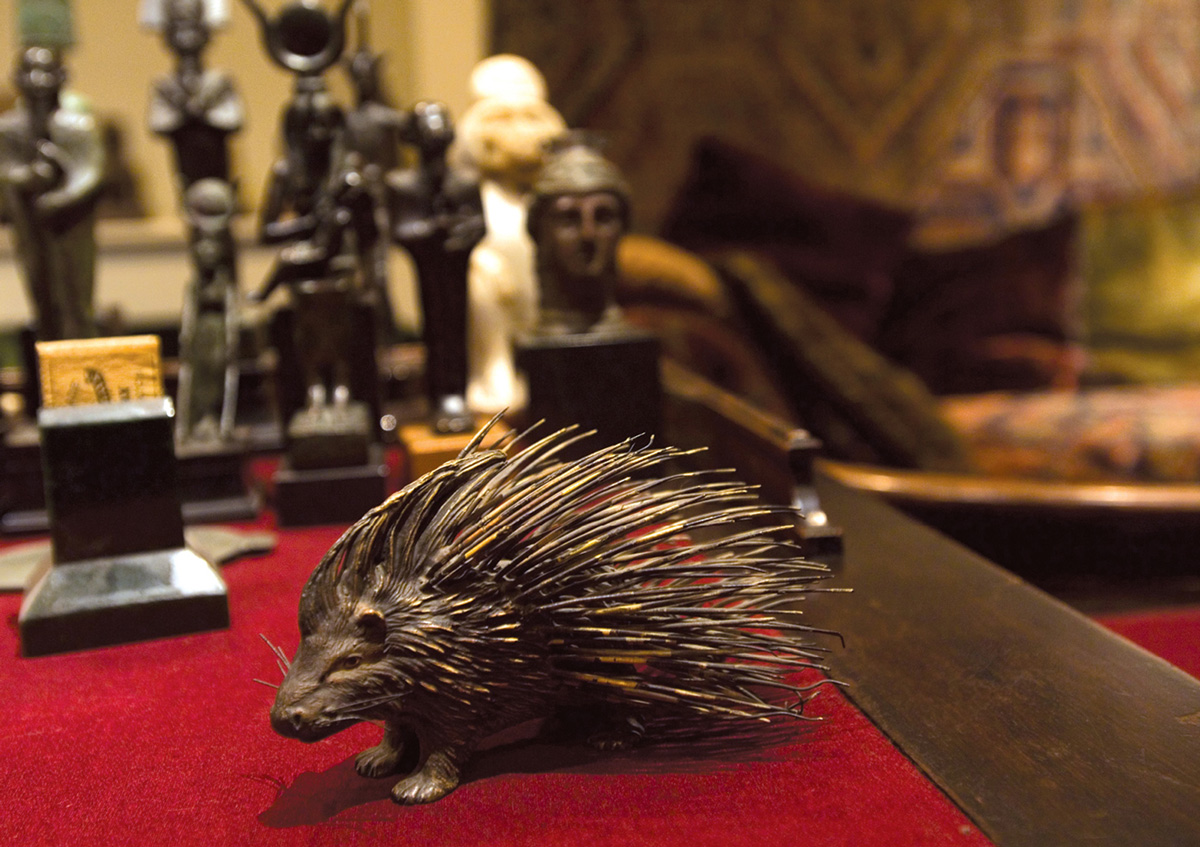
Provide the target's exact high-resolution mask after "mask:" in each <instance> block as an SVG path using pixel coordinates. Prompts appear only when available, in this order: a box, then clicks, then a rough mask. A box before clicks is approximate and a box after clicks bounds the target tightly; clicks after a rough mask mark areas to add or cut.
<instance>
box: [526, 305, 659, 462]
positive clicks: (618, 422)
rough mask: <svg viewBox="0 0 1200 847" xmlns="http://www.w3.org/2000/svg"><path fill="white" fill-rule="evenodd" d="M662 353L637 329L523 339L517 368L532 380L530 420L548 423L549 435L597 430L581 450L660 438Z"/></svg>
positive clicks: (530, 388)
mask: <svg viewBox="0 0 1200 847" xmlns="http://www.w3.org/2000/svg"><path fill="white" fill-rule="evenodd" d="M658 353H659V345H658V339H657V338H655V337H654V336H653V335H651V334H649V333H644V332H641V331H639V330H635V329H626V330H621V331H616V332H612V331H610V332H603V333H600V332H594V333H579V334H573V335H546V336H541V335H527V336H525V337H523V338H521V339H520V340H519V341H518V342H517V366H518V367H519V368H520V369H521V370H523V371H524V372H525V374H526V376H527V377H528V379H529V408H528V412H527V416H528V419H529V420H531V421H537V420H542V419H545V421H546V423H547V424H548V425H549V430H548V431H552V430H554V429H559V428H561V427H564V426H568V425H570V424H579V426H580V427H581V428H583V429H584V430H589V429H594V430H596V437H595V438H593V439H588V443H587V444H584V445H581V446H580V448H579V450H580V451H581V452H590V451H591V450H594V449H596V448H597V447H599V446H601V445H608V444H615V443H617V442H618V441H622V440H624V439H626V438H630V437H632V436H637V435H655V434H657V432H658V430H659V424H660V415H661V408H662V385H661V381H660V378H659V373H658Z"/></svg>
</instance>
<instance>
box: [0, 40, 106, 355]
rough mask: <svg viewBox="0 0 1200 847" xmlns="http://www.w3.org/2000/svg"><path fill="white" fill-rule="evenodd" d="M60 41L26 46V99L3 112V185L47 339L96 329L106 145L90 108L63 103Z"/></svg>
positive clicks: (19, 82) (22, 90)
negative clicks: (99, 218) (99, 219)
mask: <svg viewBox="0 0 1200 847" xmlns="http://www.w3.org/2000/svg"><path fill="white" fill-rule="evenodd" d="M66 76H67V73H66V69H65V68H64V67H63V64H62V60H61V54H60V52H59V49H58V48H57V47H43V46H27V47H25V48H24V49H23V50H22V52H21V55H20V59H19V60H18V64H17V69H16V74H15V76H14V82H15V83H16V88H17V91H18V92H19V94H20V97H21V99H20V101H19V102H18V104H17V106H16V107H14V108H13V109H11V110H10V111H8V112H6V113H4V114H3V115H0V186H2V187H3V191H4V204H5V208H6V211H7V213H8V218H9V220H10V222H11V224H12V228H13V232H14V235H15V238H16V246H17V253H18V256H19V258H20V264H21V268H22V271H23V274H24V277H25V285H26V288H27V290H28V292H29V298H30V300H31V301H32V303H33V307H34V314H35V320H36V322H37V328H36V331H37V337H38V339H39V340H42V341H49V340H56V339H63V338H82V337H87V336H91V335H94V334H95V321H94V316H93V306H92V295H93V288H94V283H95V277H94V265H95V257H96V242H95V219H96V203H97V200H98V199H99V195H100V191H101V188H102V186H103V182H104V145H103V143H102V140H101V137H100V133H99V132H98V131H97V129H96V123H95V120H94V118H93V117H92V115H91V113H90V112H89V111H87V110H86V109H85V108H84V107H83V106H82V105H80V104H79V103H78V101H77V99H76V101H75V102H72V104H71V105H70V106H68V105H66V104H65V101H60V94H61V92H62V87H63V84H64V82H65V81H66Z"/></svg>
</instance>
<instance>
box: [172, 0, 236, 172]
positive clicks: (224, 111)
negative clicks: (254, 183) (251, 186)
mask: <svg viewBox="0 0 1200 847" xmlns="http://www.w3.org/2000/svg"><path fill="white" fill-rule="evenodd" d="M163 3H164V7H165V8H164V14H163V22H162V34H163V39H164V40H165V41H166V43H167V46H168V47H169V48H170V49H171V52H172V53H174V54H175V57H176V65H175V72H174V73H173V74H172V75H171V76H168V77H164V78H162V79H159V80H158V81H156V82H155V83H154V88H153V90H152V93H151V97H150V109H149V124H150V129H151V130H152V131H153V132H155V133H157V134H158V135H161V136H163V137H164V138H167V139H169V140H170V141H171V144H172V146H173V147H174V149H175V167H176V170H177V171H178V173H179V179H180V187H181V190H182V191H184V192H186V191H187V189H188V188H189V187H190V186H191V185H192V184H193V183H195V182H196V181H197V180H201V179H209V178H212V179H219V180H223V181H225V182H229V180H230V170H229V136H230V135H231V134H232V133H235V132H237V131H238V130H239V129H241V128H242V121H243V119H244V114H245V110H244V107H243V105H242V100H241V97H240V96H239V95H238V93H237V90H236V89H235V88H234V87H233V81H232V80H231V79H230V77H229V75H228V74H226V73H224V72H222V71H217V70H208V69H205V68H204V65H203V63H202V61H201V60H202V57H203V54H204V50H205V48H206V47H207V46H208V41H209V38H210V35H211V32H212V25H213V23H214V21H213V20H210V16H209V14H208V11H207V9H206V4H205V2H204V0H163Z"/></svg>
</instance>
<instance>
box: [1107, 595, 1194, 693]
mask: <svg viewBox="0 0 1200 847" xmlns="http://www.w3.org/2000/svg"><path fill="white" fill-rule="evenodd" d="M1099 621H1100V623H1102V624H1103V625H1104V626H1106V627H1108V628H1109V629H1111V630H1112V631H1113V632H1115V633H1117V634H1118V635H1121V636H1124V637H1125V638H1128V639H1129V640H1130V641H1132V642H1133V643H1134V644H1137V645H1139V646H1141V647H1144V648H1146V649H1147V650H1149V651H1150V652H1151V653H1153V654H1155V655H1156V656H1159V657H1161V658H1163V659H1166V660H1167V661H1168V662H1170V663H1171V664H1173V665H1174V666H1175V667H1177V668H1179V669H1180V670H1182V671H1185V672H1186V673H1189V674H1191V675H1192V676H1194V677H1197V678H1200V606H1183V607H1180V608H1173V609H1159V610H1155V611H1146V612H1135V613H1129V614H1122V615H1107V616H1104V617H1101V618H1099Z"/></svg>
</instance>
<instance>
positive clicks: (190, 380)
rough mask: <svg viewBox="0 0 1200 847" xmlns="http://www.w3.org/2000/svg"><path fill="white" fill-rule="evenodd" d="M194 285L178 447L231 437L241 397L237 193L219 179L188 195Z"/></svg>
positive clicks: (184, 347) (185, 335)
mask: <svg viewBox="0 0 1200 847" xmlns="http://www.w3.org/2000/svg"><path fill="white" fill-rule="evenodd" d="M183 207H184V214H185V215H186V216H187V220H188V224H189V228H190V230H191V233H190V239H189V244H188V251H189V254H190V257H191V260H192V281H191V284H190V285H189V287H188V292H187V296H186V299H185V300H184V304H183V322H182V326H181V328H180V333H179V345H180V357H179V392H178V405H179V408H178V410H177V413H176V419H175V420H176V424H175V426H176V441H177V442H178V443H180V444H187V443H190V442H197V443H213V442H220V441H227V440H228V439H229V438H230V437H231V436H232V434H233V423H234V417H235V415H236V412H237V389H238V308H237V302H238V286H237V254H236V247H235V245H234V240H233V234H232V232H231V231H230V221H231V220H232V218H233V215H234V212H235V211H236V203H235V201H234V196H233V188H232V187H231V186H230V185H229V183H227V182H225V181H223V180H220V179H215V178H211V177H209V178H205V179H201V180H199V181H197V182H196V183H194V184H193V185H192V186H191V187H190V188H189V189H188V190H187V193H186V194H185V195H184V203H183Z"/></svg>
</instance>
